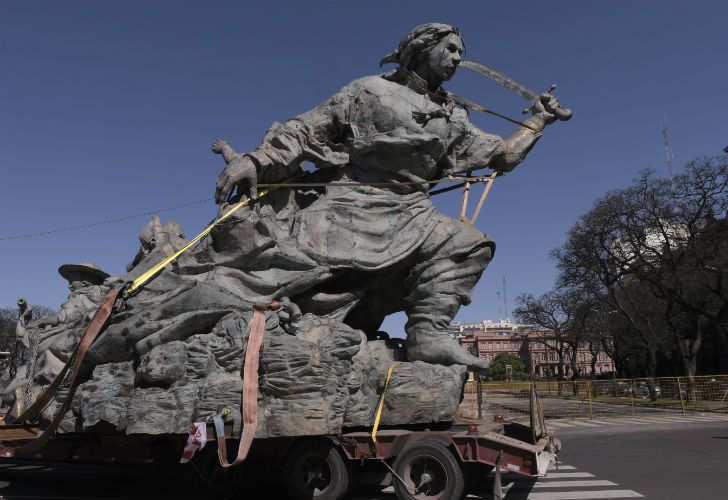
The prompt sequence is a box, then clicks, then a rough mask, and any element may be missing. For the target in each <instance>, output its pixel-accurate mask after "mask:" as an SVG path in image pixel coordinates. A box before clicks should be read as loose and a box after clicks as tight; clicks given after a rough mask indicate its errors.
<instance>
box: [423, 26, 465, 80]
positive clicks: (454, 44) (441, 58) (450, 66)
mask: <svg viewBox="0 0 728 500" xmlns="http://www.w3.org/2000/svg"><path fill="white" fill-rule="evenodd" d="M463 49H464V45H463V41H462V39H461V38H460V37H459V36H458V35H456V34H454V33H453V34H450V35H448V36H446V37H445V38H443V39H442V40H440V43H438V44H437V45H435V46H434V47H433V48H432V49H431V50H430V51H429V52H428V53H427V54H426V55H425V60H424V61H423V62H425V63H426V66H427V70H428V71H429V72H431V73H432V74H433V75H435V76H436V77H437V78H438V79H440V80H442V81H447V80H449V79H450V78H452V77H453V75H454V74H455V70H456V69H457V67H458V64H460V61H461V60H462V57H461V56H462V54H463ZM420 76H424V75H420Z"/></svg>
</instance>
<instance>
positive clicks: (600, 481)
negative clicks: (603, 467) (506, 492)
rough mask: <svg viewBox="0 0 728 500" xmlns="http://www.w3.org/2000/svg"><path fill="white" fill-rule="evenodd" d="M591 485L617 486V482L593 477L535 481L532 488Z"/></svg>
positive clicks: (586, 486)
mask: <svg viewBox="0 0 728 500" xmlns="http://www.w3.org/2000/svg"><path fill="white" fill-rule="evenodd" d="M593 486H617V483H613V482H612V481H606V480H604V479H594V480H591V481H549V482H541V481H536V483H535V484H534V485H533V487H534V488H589V487H593Z"/></svg>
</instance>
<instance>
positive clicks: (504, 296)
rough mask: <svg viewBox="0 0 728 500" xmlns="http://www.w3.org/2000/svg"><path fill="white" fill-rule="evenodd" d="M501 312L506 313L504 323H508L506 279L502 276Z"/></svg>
mask: <svg viewBox="0 0 728 500" xmlns="http://www.w3.org/2000/svg"><path fill="white" fill-rule="evenodd" d="M503 310H504V311H505V313H506V321H508V295H506V277H505V276H503Z"/></svg>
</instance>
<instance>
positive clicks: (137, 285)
mask: <svg viewBox="0 0 728 500" xmlns="http://www.w3.org/2000/svg"><path fill="white" fill-rule="evenodd" d="M302 175H303V174H302ZM299 177H301V175H297V176H294V177H291V178H290V179H287V180H286V181H283V182H282V184H286V183H288V182H292V181H294V180H296V179H298V178H299ZM276 189H278V188H277V187H273V188H270V189H266V190H265V191H261V192H260V193H258V199H260V198H262V197H263V196H265V195H267V194H268V193H271V192H273V191H275V190H276ZM249 203H250V198H247V199H246V200H244V201H241V202H239V203H236V204H235V205H233V207H232V208H231V209H230V210H228V211H227V212H225V213H224V214H223V215H221V216H220V218H219V219H217V220H216V221H215V222H213V223H212V224H210V225H209V226H207V227H206V228H205V230H204V231H202V232H201V233H200V234H198V235H197V236H195V237H194V238H192V240H190V242H189V243H187V244H186V245H185V246H184V247H182V248H180V249H179V250H177V251H176V252H175V253H174V254H173V255H170V256H169V257H167V258H166V259H164V260H163V261H162V262H160V263H159V264H157V265H156V266H154V267H152V268H151V269H149V270H148V271H146V272H145V273H144V274H142V275H141V276H139V277H138V278H137V279H135V280H134V281H133V282H132V283H131V284H130V285H129V286H128V287H127V288H126V290H124V294H123V297H124V298H127V297H129V296H131V295H133V294H134V292H136V291H137V290H138V289H139V288H140V287H141V286H142V285H144V284H145V283H146V282H147V281H149V280H150V279H152V278H153V277H154V276H155V275H156V274H157V273H158V272H160V271H161V270H162V269H164V267H165V266H167V265H168V264H170V263H172V262H174V261H175V260H177V257H179V256H180V255H182V254H183V253H185V252H186V251H187V250H189V249H190V248H192V247H193V246H195V244H197V242H198V241H200V240H201V239H202V238H204V237H205V236H207V235H208V234H210V231H212V229H213V228H214V227H215V226H217V225H218V224H220V223H221V222H222V221H224V220H226V219H228V218H229V217H230V216H231V215H232V214H234V213H235V211H237V210H238V209H240V208H242V207H244V206H245V205H247V204H249Z"/></svg>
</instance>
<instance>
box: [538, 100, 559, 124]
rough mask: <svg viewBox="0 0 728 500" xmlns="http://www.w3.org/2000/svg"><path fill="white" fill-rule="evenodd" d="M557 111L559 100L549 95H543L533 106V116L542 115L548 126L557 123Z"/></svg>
mask: <svg viewBox="0 0 728 500" xmlns="http://www.w3.org/2000/svg"><path fill="white" fill-rule="evenodd" d="M557 109H559V100H558V99H557V98H556V97H554V96H552V95H551V94H549V93H543V94H541V96H540V97H539V98H538V99H536V103H535V104H534V105H533V114H534V115H541V117H542V118H543V120H544V123H545V124H546V125H548V124H549V123H553V122H554V121H556V110H557Z"/></svg>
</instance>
